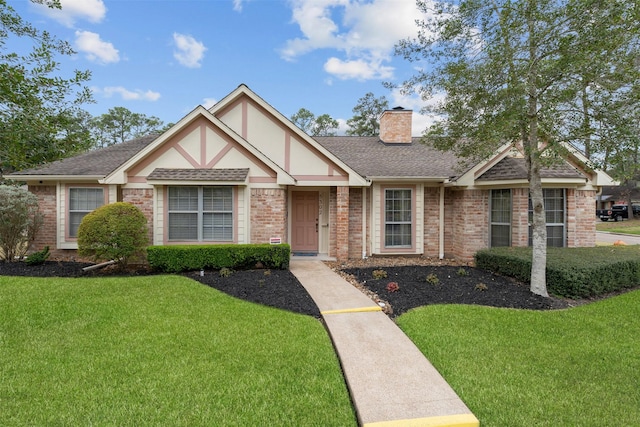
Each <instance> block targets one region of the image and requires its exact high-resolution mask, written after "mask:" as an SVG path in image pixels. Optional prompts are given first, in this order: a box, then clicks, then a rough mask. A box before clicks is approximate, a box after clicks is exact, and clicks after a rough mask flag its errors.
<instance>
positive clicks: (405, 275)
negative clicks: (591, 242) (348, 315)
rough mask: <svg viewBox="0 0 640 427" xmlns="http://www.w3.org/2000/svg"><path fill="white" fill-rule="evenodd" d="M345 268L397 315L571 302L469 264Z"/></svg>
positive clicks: (543, 306) (544, 307) (547, 307)
mask: <svg viewBox="0 0 640 427" xmlns="http://www.w3.org/2000/svg"><path fill="white" fill-rule="evenodd" d="M374 270H384V271H385V272H386V273H387V277H386V278H382V279H374V278H373V271H374ZM344 272H345V273H347V274H351V275H352V276H354V278H355V279H356V280H357V281H358V282H360V283H361V284H362V285H363V286H364V287H365V288H367V289H369V290H370V291H372V292H374V293H375V294H377V295H378V297H379V298H380V299H381V300H384V301H386V302H388V303H389V304H390V305H391V307H392V308H393V315H394V316H399V315H400V314H402V313H405V312H406V311H408V310H411V309H412V308H415V307H420V306H424V305H430V304H474V305H486V306H492V307H506V308H518V309H528V310H551V309H560V308H567V307H568V306H569V304H568V303H567V301H565V300H562V299H556V298H545V297H542V296H540V295H535V294H533V293H532V292H531V291H530V290H529V286H528V285H524V284H522V283H519V282H517V281H515V280H513V279H511V278H508V277H502V276H497V275H495V274H492V273H490V272H487V271H484V270H481V269H478V268H472V267H466V266H465V267H455V266H403V267H381V268H373V267H370V268H352V269H345V270H344ZM430 275H432V276H430ZM428 277H430V280H429V281H427V278H428ZM434 278H435V279H434ZM390 282H395V283H397V285H398V290H396V291H389V290H387V287H388V286H389V283H390Z"/></svg>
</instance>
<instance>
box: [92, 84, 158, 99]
mask: <svg viewBox="0 0 640 427" xmlns="http://www.w3.org/2000/svg"><path fill="white" fill-rule="evenodd" d="M92 90H93V92H95V93H102V94H104V96H105V97H107V98H110V97H112V96H114V95H120V97H121V98H122V99H123V100H125V101H157V100H158V99H160V94H159V93H158V92H154V91H152V90H147V91H142V90H140V89H135V90H129V89H126V88H124V87H122V86H107V87H105V88H103V89H100V88H96V87H94V88H92Z"/></svg>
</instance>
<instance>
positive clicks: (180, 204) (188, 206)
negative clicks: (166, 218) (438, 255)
mask: <svg viewBox="0 0 640 427" xmlns="http://www.w3.org/2000/svg"><path fill="white" fill-rule="evenodd" d="M169 210H170V211H192V212H193V211H197V210H198V187H169Z"/></svg>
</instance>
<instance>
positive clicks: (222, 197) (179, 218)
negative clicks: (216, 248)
mask: <svg viewBox="0 0 640 427" xmlns="http://www.w3.org/2000/svg"><path fill="white" fill-rule="evenodd" d="M169 240H195V241H233V189H232V188H231V187H169Z"/></svg>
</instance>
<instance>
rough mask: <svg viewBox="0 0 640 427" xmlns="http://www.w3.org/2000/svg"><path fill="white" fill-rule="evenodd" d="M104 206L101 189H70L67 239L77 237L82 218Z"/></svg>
mask: <svg viewBox="0 0 640 427" xmlns="http://www.w3.org/2000/svg"><path fill="white" fill-rule="evenodd" d="M103 204H104V190H103V189H102V188H89V187H80V188H70V189H69V230H68V235H69V237H73V238H76V237H78V227H80V223H81V222H82V218H84V216H85V215H86V214H88V213H89V212H91V211H93V210H94V209H97V208H99V207H100V206H102V205H103Z"/></svg>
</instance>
